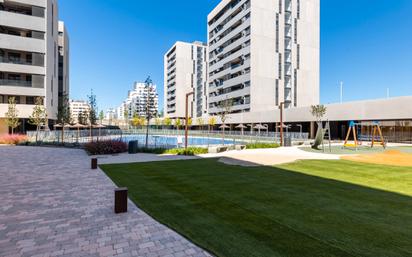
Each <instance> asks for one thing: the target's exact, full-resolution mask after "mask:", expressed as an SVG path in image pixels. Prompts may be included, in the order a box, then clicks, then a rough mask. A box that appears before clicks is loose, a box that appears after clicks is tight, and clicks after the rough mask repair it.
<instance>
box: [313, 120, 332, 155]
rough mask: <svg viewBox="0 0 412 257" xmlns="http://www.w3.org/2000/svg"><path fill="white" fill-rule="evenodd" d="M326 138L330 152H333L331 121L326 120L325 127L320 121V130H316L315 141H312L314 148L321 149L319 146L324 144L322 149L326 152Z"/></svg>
mask: <svg viewBox="0 0 412 257" xmlns="http://www.w3.org/2000/svg"><path fill="white" fill-rule="evenodd" d="M325 139H327V140H328V142H329V152H332V147H331V141H332V140H331V136H330V124H329V121H326V125H325V128H323V123H322V122H318V131H317V132H316V137H315V141H314V142H313V143H312V149H316V150H320V149H319V146H320V145H322V150H323V152H325Z"/></svg>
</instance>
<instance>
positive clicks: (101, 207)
mask: <svg viewBox="0 0 412 257" xmlns="http://www.w3.org/2000/svg"><path fill="white" fill-rule="evenodd" d="M0 162H1V163H0V256H2V257H7V256H30V257H37V256H39V257H40V256H44V257H46V256H142V257H143V256H144V257H183V256H190V257H195V256H196V257H197V256H211V255H209V254H208V253H206V252H205V251H203V250H202V249H200V248H198V247H197V246H195V245H193V244H192V243H191V242H189V241H188V240H186V239H185V238H183V237H182V236H180V235H178V234H177V233H175V232H174V231H172V230H170V229H168V228H167V227H165V226H163V225H161V224H159V223H158V222H156V221H155V220H153V219H152V218H151V217H149V216H148V215H147V214H145V213H144V212H142V211H141V210H140V209H138V208H137V207H136V206H135V205H134V204H133V203H131V202H130V201H129V212H128V213H126V214H120V215H115V214H114V213H113V189H114V188H115V186H114V184H113V183H112V181H111V180H110V179H109V178H108V177H106V175H105V174H104V173H103V172H102V171H100V170H97V171H96V170H94V171H93V170H90V158H89V157H88V156H87V155H86V154H85V153H84V152H83V151H82V150H70V149H56V148H32V147H4V146H0Z"/></svg>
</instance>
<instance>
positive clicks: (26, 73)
mask: <svg viewBox="0 0 412 257" xmlns="http://www.w3.org/2000/svg"><path fill="white" fill-rule="evenodd" d="M58 74H59V73H58V8H57V0H13V1H10V0H0V133H7V132H8V128H7V126H6V124H5V113H6V112H7V108H8V105H7V103H8V99H9V98H10V97H12V96H13V97H15V98H16V102H17V109H18V112H19V117H20V118H21V119H22V120H21V125H20V127H19V128H18V129H17V131H25V130H26V129H27V127H28V123H27V119H28V118H29V116H30V115H31V114H32V111H33V107H34V103H35V98H36V97H41V98H42V99H43V102H44V105H45V107H46V110H47V115H48V118H49V124H50V125H51V123H53V121H54V120H56V118H57V110H58V109H57V108H58V76H59V75H58Z"/></svg>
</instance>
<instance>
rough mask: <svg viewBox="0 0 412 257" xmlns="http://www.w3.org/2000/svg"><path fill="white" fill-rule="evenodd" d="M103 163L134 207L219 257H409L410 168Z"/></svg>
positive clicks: (214, 162)
mask: <svg viewBox="0 0 412 257" xmlns="http://www.w3.org/2000/svg"><path fill="white" fill-rule="evenodd" d="M102 168H103V170H104V171H105V172H106V173H107V174H108V176H110V177H111V178H112V180H113V181H114V182H115V183H116V184H117V185H118V186H126V187H128V188H129V196H130V198H131V199H132V200H133V201H134V202H135V203H136V204H137V205H138V206H139V207H140V208H142V209H143V210H145V211H146V212H147V213H148V214H150V215H152V216H153V217H154V218H155V219H157V220H158V221H160V222H161V223H163V224H165V225H167V226H169V227H171V228H173V229H174V230H176V231H177V232H179V233H181V234H182V235H184V236H185V237H187V238H189V239H190V240H192V241H193V242H195V243H196V244H198V245H199V246H201V247H203V248H204V249H206V250H208V251H209V252H211V253H213V254H214V255H216V256H220V257H273V256H297V257H298V256H299V257H301V256H316V257H318V256H328V257H331V256H371V257H378V256H385V257H391V256H412V244H411V238H412V198H411V196H412V170H411V169H410V168H401V167H391V166H387V167H385V169H383V168H382V167H380V166H376V165H369V164H360V163H352V162H348V161H302V162H297V163H293V164H289V165H283V166H280V167H255V168H251V167H238V166H227V165H225V164H222V163H219V162H217V160H215V159H202V160H190V161H172V162H158V163H141V164H122V165H103V166H102Z"/></svg>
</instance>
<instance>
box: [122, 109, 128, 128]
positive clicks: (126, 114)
mask: <svg viewBox="0 0 412 257" xmlns="http://www.w3.org/2000/svg"><path fill="white" fill-rule="evenodd" d="M123 118H124V120H125V122H126V125H127V129H129V110H124V112H123Z"/></svg>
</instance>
